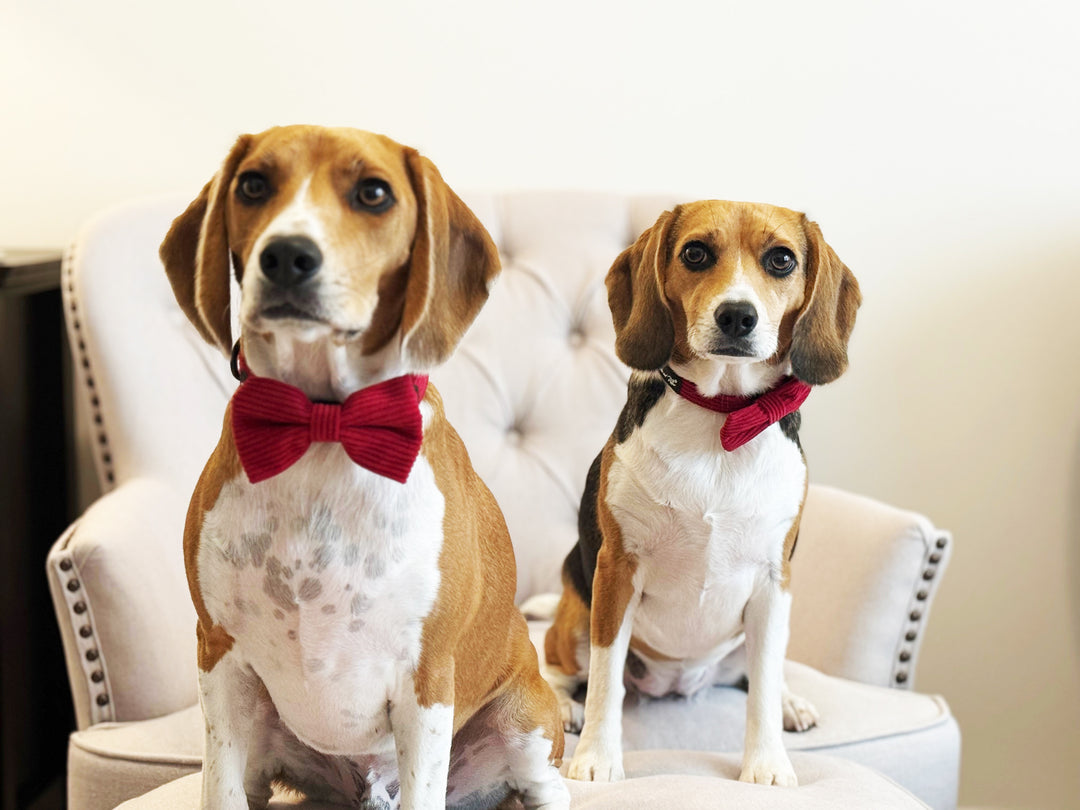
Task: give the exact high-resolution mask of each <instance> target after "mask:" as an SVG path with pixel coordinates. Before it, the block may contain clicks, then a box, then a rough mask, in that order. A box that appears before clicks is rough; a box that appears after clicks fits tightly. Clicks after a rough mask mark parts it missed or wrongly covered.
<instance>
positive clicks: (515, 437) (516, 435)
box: [506, 426, 524, 447]
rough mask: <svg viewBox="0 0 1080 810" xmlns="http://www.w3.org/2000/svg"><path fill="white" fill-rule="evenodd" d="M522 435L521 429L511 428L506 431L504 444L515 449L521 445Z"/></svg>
mask: <svg viewBox="0 0 1080 810" xmlns="http://www.w3.org/2000/svg"><path fill="white" fill-rule="evenodd" d="M523 438H524V435H523V434H522V432H521V428H519V427H517V426H513V427H511V428H510V429H508V430H507V431H506V443H507V444H509V445H510V446H512V447H517V446H518V445H520V444H521V441H522V439H523Z"/></svg>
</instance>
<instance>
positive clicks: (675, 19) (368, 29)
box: [0, 0, 1080, 807]
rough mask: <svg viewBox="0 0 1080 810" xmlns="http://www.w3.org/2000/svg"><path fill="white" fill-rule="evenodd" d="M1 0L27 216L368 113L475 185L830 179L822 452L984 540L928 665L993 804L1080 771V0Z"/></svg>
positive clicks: (1051, 794) (37, 228)
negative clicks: (836, 367) (834, 297)
mask: <svg viewBox="0 0 1080 810" xmlns="http://www.w3.org/2000/svg"><path fill="white" fill-rule="evenodd" d="M1019 6H1020V4H1003V3H988V2H979V0H957V1H956V2H940V0H939V2H932V3H923V2H907V3H888V4H885V3H880V4H878V3H869V2H865V3H861V2H855V0H849V1H848V2H842V1H840V0H833V1H832V2H824V3H813V4H811V3H805V2H799V0H777V2H772V3H751V2H742V3H727V2H710V1H709V0H698V2H679V1H678V0H665V1H664V2H655V3H649V4H641V5H640V6H634V5H632V4H630V3H626V2H623V3H611V4H589V3H586V2H585V0H573V1H572V2H568V3H563V2H552V1H551V0H548V2H544V3H533V4H522V3H515V2H510V1H509V0H503V1H502V2H498V0H490V2H478V1H470V2H462V1H461V0H459V1H458V2H454V3H431V4H429V5H427V6H421V5H416V4H412V3H402V2H396V3H390V2H377V3H375V2H373V3H368V2H344V1H342V2H330V1H329V0H308V2H306V3H297V2H284V0H263V2H257V3H256V2H252V3H249V4H239V3H235V2H212V0H189V1H188V2H182V3H174V4H169V5H166V4H162V3H148V2H132V3H124V2H119V0H99V1H98V2H96V3H82V2H58V1H57V0H33V2H21V0H20V2H15V1H14V0H0V245H63V244H64V243H66V242H67V241H68V240H69V239H70V238H71V236H72V234H73V232H74V230H75V229H76V227H77V226H78V224H79V222H80V221H81V220H83V219H84V218H85V217H86V216H87V215H89V214H90V213H92V212H93V211H95V210H96V209H98V208H99V207H101V206H103V205H105V204H108V203H111V202H114V201H118V200H121V199H124V198H127V197H130V196H132V195H138V194H143V193H155V192H160V191H171V190H187V191H190V192H191V193H192V194H193V195H194V193H195V192H196V191H197V190H198V188H199V187H200V186H201V184H202V183H203V182H204V181H205V180H206V179H207V178H208V177H209V176H210V174H211V173H212V171H213V170H214V168H215V167H216V165H217V163H218V161H219V160H220V159H221V157H222V156H223V155H224V152H225V150H226V148H227V147H228V146H229V144H230V143H231V140H232V139H233V138H234V137H235V136H236V135H237V134H238V133H240V132H243V131H247V130H258V129H261V128H263V127H266V126H268V125H271V124H275V123H291V122H311V123H340V124H348V125H356V126H360V127H364V128H370V129H376V130H380V131H384V132H387V133H389V134H391V135H393V136H395V137H397V138H398V139H399V140H402V141H405V142H407V143H411V144H413V145H416V146H419V147H421V148H422V149H424V150H425V151H426V152H427V153H428V154H429V155H430V156H431V157H432V158H433V159H434V160H435V161H436V162H437V163H438V164H439V166H440V167H441V168H442V170H443V174H444V175H445V176H446V177H447V179H448V180H449V181H450V182H451V184H453V185H457V186H459V187H470V188H498V189H505V188H519V187H521V188H532V187H557V188H593V189H616V190H638V191H676V192H684V193H685V194H686V195H687V197H694V196H717V197H726V198H733V199H754V200H765V201H769V202H775V203H780V204H785V205H789V206H792V207H797V208H803V209H805V210H808V211H809V212H810V213H811V214H812V215H813V216H814V217H815V218H817V219H818V221H819V222H820V223H821V225H822V227H823V229H824V232H825V234H826V237H827V238H828V239H829V240H830V241H831V243H832V244H833V245H834V247H836V249H837V251H838V252H839V254H840V255H841V257H842V258H843V259H844V260H845V261H846V262H847V263H848V264H849V265H850V266H851V267H852V268H853V269H854V271H855V272H856V274H857V275H858V276H859V279H860V281H861V282H862V286H863V291H864V293H865V300H866V303H865V306H864V307H863V310H862V311H861V313H860V317H859V324H858V327H857V329H856V332H855V336H854V344H853V364H852V370H851V372H850V373H849V374H848V376H847V377H845V378H844V379H843V380H842V381H841V382H839V383H837V384H836V385H834V386H832V387H830V388H828V389H825V390H822V391H820V392H819V393H818V394H817V395H815V397H814V398H813V399H812V400H811V403H810V404H809V405H808V407H807V409H806V433H805V444H806V446H807V450H808V453H809V455H810V459H811V464H812V471H813V475H814V476H815V477H816V479H817V480H819V481H824V482H830V483H835V484H839V485H842V486H846V487H849V488H852V489H855V490H859V491H862V492H866V493H869V494H871V495H874V496H877V497H880V498H883V499H886V500H889V501H892V502H895V503H898V504H902V505H905V506H908V507H912V508H917V509H920V510H922V511H925V512H927V513H928V514H929V515H931V516H932V518H933V519H934V520H935V521H936V522H938V523H939V524H941V525H943V526H947V527H949V528H951V529H953V531H954V532H955V534H956V539H957V553H956V557H955V559H954V563H953V565H952V568H951V570H950V571H949V574H948V578H947V581H946V584H945V587H944V589H943V591H942V593H941V596H940V601H939V602H938V605H937V607H936V608H935V611H934V616H933V621H932V622H931V624H930V630H929V637H928V638H927V642H926V645H927V646H926V650H925V655H924V659H923V663H922V668H921V672H920V673H919V683H918V685H919V687H920V688H921V689H923V690H928V691H939V692H942V693H943V694H945V695H946V696H947V698H948V699H949V701H950V703H951V704H952V706H953V709H954V710H955V712H956V714H957V716H958V717H959V720H960V724H961V727H962V729H963V731H964V735H965V737H964V774H963V794H962V798H963V801H964V802H966V803H980V804H1000V805H1013V806H1024V807H1065V806H1075V804H1074V803H1075V801H1076V796H1077V795H1078V793H1080V767H1078V766H1077V758H1078V755H1080V745H1078V735H1080V731H1078V729H1080V665H1078V660H1077V651H1078V647H1080V622H1078V621H1077V619H1078V615H1080V585H1078V577H1080V543H1078V541H1080V430H1078V426H1080V370H1078V367H1077V354H1078V350H1080V318H1078V317H1077V310H1078V302H1080V258H1078V257H1080V159H1078V157H1077V144H1080V58H1078V56H1077V52H1078V48H1077V46H1076V43H1075V39H1076V35H1077V32H1078V30H1080V26H1078V14H1077V12H1076V11H1075V8H1076V5H1075V3H1071V2H1064V1H1062V2H1051V3H1038V2H1028V3H1025V4H1023V6H1024V8H1023V9H1022V10H1021V9H1020V7H1019Z"/></svg>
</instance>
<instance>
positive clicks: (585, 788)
mask: <svg viewBox="0 0 1080 810" xmlns="http://www.w3.org/2000/svg"><path fill="white" fill-rule="evenodd" d="M739 762H740V760H739V757H738V756H735V755H733V754H705V753H701V752H696V751H694V752H691V751H636V752H634V753H631V754H628V755H627V757H626V776H627V778H626V780H624V781H622V782H614V783H611V784H594V783H586V782H575V781H573V780H570V779H567V780H566V785H567V787H568V788H569V790H570V806H571V808H572V809H573V810H655V808H658V807H677V808H679V809H680V810H715V808H717V807H738V808H740V810H757V808H773V807H783V808H791V810H837V808H850V809H852V810H854V808H874V810H901V808H904V809H905V810H906V808H925V807H926V805H925V804H923V803H922V802H920V801H919V800H918V799H916V798H915V797H913V796H911V795H910V794H909V793H907V792H906V791H904V790H903V789H902V788H900V787H899V786H897V785H895V784H893V783H891V782H890V781H888V780H887V779H883V778H882V777H881V776H880V775H878V774H875V773H873V772H872V771H870V770H868V769H867V768H864V767H862V766H861V765H856V764H855V763H853V762H844V761H843V760H839V759H834V758H832V757H823V756H819V755H816V754H805V753H801V752H800V753H796V754H793V755H792V757H791V764H792V765H793V766H794V768H795V774H796V776H797V777H798V779H799V786H798V787H797V788H779V787H765V786H763V785H746V784H743V783H742V782H739V781H737V780H738V776H739ZM201 786H202V781H201V775H200V774H195V775H192V776H188V777H185V778H183V779H178V780H176V781H175V782H171V783H169V784H167V785H164V786H163V787H160V788H158V789H157V790H155V791H153V792H152V793H148V794H147V795H145V796H142V797H140V798H138V799H133V800H132V801H129V802H125V803H124V804H122V805H120V808H118V810H197V808H198V807H199V791H200V789H201ZM270 807H271V808H272V810H284V808H297V810H331V808H332V807H333V805H326V804H321V803H314V802H306V801H298V800H296V799H290V798H286V797H283V796H278V797H277V798H276V799H275V800H274V801H273V802H272V803H271V805H270Z"/></svg>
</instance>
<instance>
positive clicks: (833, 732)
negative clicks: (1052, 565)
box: [529, 621, 960, 808]
mask: <svg viewBox="0 0 1080 810" xmlns="http://www.w3.org/2000/svg"><path fill="white" fill-rule="evenodd" d="M547 626H548V625H547V623H546V622H536V621H534V622H530V623H529V631H530V636H531V637H532V641H533V644H534V645H537V649H538V650H542V649H543V638H544V632H545V631H546V629H547ZM784 674H785V677H786V678H787V682H788V686H789V687H790V688H791V690H792V691H793V692H795V693H796V694H798V695H801V696H802V697H805V698H807V699H808V700H809V701H810V702H811V703H813V704H814V705H815V706H816V707H817V709H818V712H819V714H820V715H821V719H820V721H819V723H818V725H817V726H816V727H815V728H812V729H810V730H809V731H806V732H803V733H801V734H800V733H793V732H784V744H785V745H786V746H787V748H788V750H790V751H816V752H822V753H828V754H835V755H838V756H841V757H843V758H844V759H847V760H851V761H853V762H858V763H860V764H863V765H866V766H868V767H872V768H874V769H876V770H878V771H880V772H881V773H883V774H884V775H886V776H888V777H889V778H890V779H892V780H894V781H895V782H897V783H898V784H900V785H903V786H904V787H905V788H906V789H907V790H909V791H911V792H912V793H913V794H915V795H916V796H918V797H919V798H920V799H922V800H923V801H925V802H926V803H927V804H929V805H930V806H931V807H935V808H954V807H956V795H957V788H958V785H957V775H958V772H959V764H960V732H959V728H958V727H957V725H956V720H955V719H954V718H953V717H952V715H951V713H950V712H949V707H948V704H947V703H946V702H945V701H944V699H942V698H941V697H939V696H936V695H923V694H919V693H916V692H908V691H906V690H901V689H886V688H883V687H879V686H869V685H867V684H862V683H856V682H855V681H848V680H844V679H843V678H834V677H831V676H829V675H825V674H823V673H821V672H818V671H817V670H815V669H812V668H810V667H808V666H806V665H804V664H799V663H796V662H794V661H787V662H785V665H784ZM745 729H746V693H745V692H744V691H743V690H741V689H734V688H725V687H716V688H713V689H705V690H702V691H701V692H699V693H698V694H696V695H694V696H693V697H691V698H680V697H667V698H660V699H652V698H648V697H644V696H641V695H639V694H636V693H629V694H627V697H626V701H625V703H624V704H623V746H624V750H626V751H628V752H629V751H634V750H653V749H674V750H678V749H689V750H699V751H723V752H731V753H737V752H741V751H742V749H743V735H744V734H745ZM577 740H578V738H577V735H575V734H570V735H567V757H569V756H570V754H571V753H572V752H573V750H574V748H575V747H576V746H577Z"/></svg>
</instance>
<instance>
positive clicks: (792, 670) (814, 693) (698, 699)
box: [69, 623, 960, 810]
mask: <svg viewBox="0 0 1080 810" xmlns="http://www.w3.org/2000/svg"><path fill="white" fill-rule="evenodd" d="M543 627H544V625H543V624H542V623H533V624H532V630H533V635H534V639H535V638H537V637H538V636H539V637H542V633H543ZM785 674H786V676H787V679H788V684H789V686H790V687H791V689H792V690H793V691H794V692H796V693H798V694H800V695H802V696H803V697H806V698H807V699H809V700H810V701H812V702H813V703H814V704H815V705H816V706H817V708H818V711H819V712H820V713H821V722H820V723H819V724H818V726H817V727H816V728H814V729H811V730H810V731H807V732H804V733H802V734H793V733H787V732H785V734H784V742H785V744H786V745H787V747H788V749H789V750H791V751H793V752H814V753H819V754H821V753H827V754H830V755H836V756H839V757H842V758H843V759H845V760H848V761H849V762H855V763H859V764H862V765H865V766H868V767H871V768H874V769H875V770H876V771H879V772H881V773H882V774H884V775H885V776H887V777H888V778H889V779H891V780H893V781H895V782H896V783H898V784H900V785H902V786H903V787H904V788H905V789H907V790H909V791H911V793H913V794H914V795H916V796H918V797H919V798H920V799H922V800H923V801H925V802H926V803H927V804H929V805H930V806H931V807H935V808H945V810H950V809H951V808H953V807H955V806H956V790H957V785H956V778H957V772H958V763H959V756H960V738H959V732H958V730H957V726H956V722H955V720H953V718H952V716H951V715H950V714H949V710H948V707H947V705H946V704H945V702H944V701H943V700H942V699H941V698H939V697H936V696H929V695H922V694H918V693H914V692H907V691H902V690H896V689H883V688H880V687H876V686H867V685H865V684H859V683H854V682H852V681H845V680H843V679H840V678H832V677H829V676H828V675H823V674H821V673H820V672H817V671H816V670H813V669H811V668H810V667H806V666H803V665H801V664H797V663H794V662H790V661H789V662H787V665H786V668H785ZM745 714H746V695H745V693H744V692H742V691H741V690H739V689H729V688H715V689H708V690H705V691H704V692H701V693H699V694H697V695H695V696H694V697H692V698H689V699H686V698H664V699H659V700H653V699H649V698H643V697H640V696H637V695H628V696H627V699H626V705H625V709H624V715H623V739H624V744H625V747H626V751H627V764H628V767H629V763H630V762H634V763H637V764H636V765H635V767H637V768H639V773H643V771H641V770H640V769H641V768H644V767H645V765H644V764H643V762H644V761H643V760H642V759H641V757H640V755H639V753H638V752H640V751H642V750H652V749H674V750H680V749H686V750H697V751H700V752H702V753H703V754H704V753H705V752H709V751H713V752H715V751H721V752H728V753H730V754H731V761H732V762H733V763H735V764H734V765H732V768H734V777H735V778H737V776H738V768H737V764H738V761H739V752H741V751H742V745H743V733H744V728H745ZM202 733H203V723H202V715H201V713H200V710H199V707H198V706H197V705H196V706H191V707H190V708H188V709H184V710H183V711H180V712H176V713H174V714H170V715H167V716H165V717H160V718H157V719H154V720H146V721H142V722H135V723H106V724H101V725H98V726H94V727H93V728H90V729H87V730H85V731H80V732H77V733H75V734H73V735H72V738H71V746H70V752H71V753H70V773H71V776H70V783H69V795H70V799H69V807H70V808H71V810H111V808H113V807H115V806H116V804H117V803H119V802H120V801H123V800H124V799H127V798H131V797H133V796H138V795H141V794H142V793H144V792H146V791H148V790H151V789H152V788H154V787H156V786H158V785H161V784H163V783H164V782H166V781H169V780H170V779H174V778H176V777H177V776H182V775H184V774H188V773H192V772H194V771H197V770H198V769H199V766H200V757H201V754H202ZM576 745H577V736H576V735H568V736H567V758H569V756H570V754H571V753H572V752H573V749H574V747H575V746H576ZM667 756H668V755H667V754H664V755H663V756H661V754H660V753H659V752H656V751H653V753H652V754H650V757H651V758H652V759H651V761H653V762H659V763H666V762H667V761H668V760H667V759H666V757H667ZM685 758H686V757H685V755H683V754H678V755H675V758H674V759H673V760H672V761H673V762H675V763H679V762H682V761H683V759H685ZM692 761H694V762H699V763H700V762H710V763H711V762H712V760H707V759H706V760H702V759H700V758H693V760H692ZM723 761H727V760H723ZM801 761H803V762H804V763H805V762H809V763H813V762H816V761H817V760H816V759H814V758H811V759H810V760H801ZM664 767H667V766H666V765H665V766H664ZM702 767H704V766H702ZM709 767H712V766H711V765H710V766H709ZM806 767H809V765H807V766H806ZM796 770H798V767H797V768H796ZM661 772H665V771H663V769H662V768H661V767H660V766H657V767H656V769H655V770H654V771H652V773H661ZM677 772H680V773H682V772H683V771H677ZM812 772H815V773H816V771H812ZM830 773H831V771H830ZM800 776H801V774H800ZM581 789H582V790H585V793H583V794H582V795H581V798H582V800H585V799H588V800H589V801H590V802H591V801H593V797H592V795H591V794H588V795H586V793H588V790H590V789H591V786H583V787H582V788H581ZM660 789H661V788H657V790H658V791H659V790H660ZM649 795H653V794H649ZM656 795H659V793H658V794H656ZM575 796H577V794H575ZM596 800H597V801H606V799H602V798H598V799H596ZM808 801H809V799H808ZM582 806H583V807H594V806H595V807H605V806H607V805H606V804H603V803H601V804H597V805H593V804H583V805H582ZM748 806H753V805H748ZM792 806H798V807H801V806H806V807H813V806H816V805H813V804H806V805H792ZM899 806H905V805H899Z"/></svg>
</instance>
